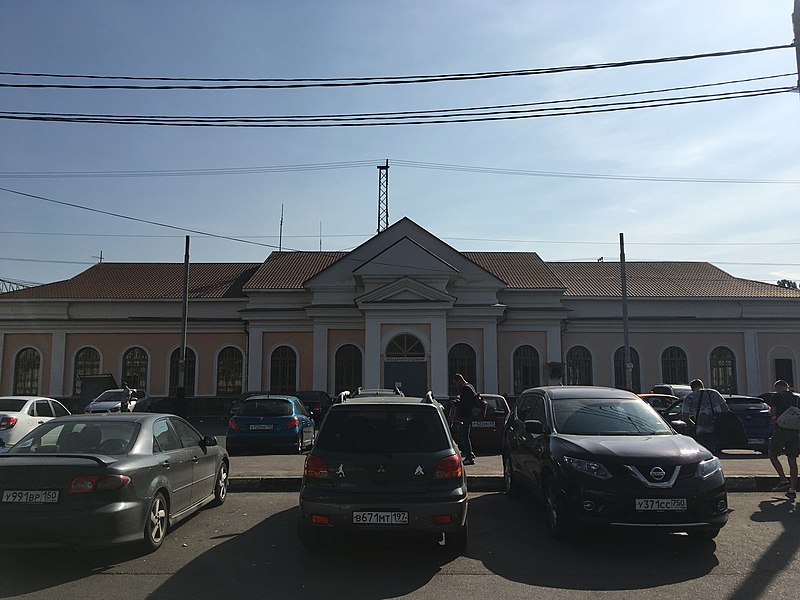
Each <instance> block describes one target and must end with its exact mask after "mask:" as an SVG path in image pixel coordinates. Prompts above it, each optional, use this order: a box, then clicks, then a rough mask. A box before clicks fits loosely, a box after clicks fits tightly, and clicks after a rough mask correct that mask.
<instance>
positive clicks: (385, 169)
mask: <svg viewBox="0 0 800 600" xmlns="http://www.w3.org/2000/svg"><path fill="white" fill-rule="evenodd" d="M387 227H389V159H388V158H387V159H386V164H384V165H379V166H378V233H380V232H381V231H383V230H384V229H386V228H387Z"/></svg>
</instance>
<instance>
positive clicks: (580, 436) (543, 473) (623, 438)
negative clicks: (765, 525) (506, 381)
mask: <svg viewBox="0 0 800 600" xmlns="http://www.w3.org/2000/svg"><path fill="white" fill-rule="evenodd" d="M503 476H504V480H505V488H506V493H507V494H508V495H509V496H518V495H519V493H520V492H521V491H522V490H523V489H528V490H531V491H533V492H534V493H535V494H536V495H538V496H540V497H541V498H543V499H544V502H545V514H546V517H547V518H546V525H547V530H548V532H549V534H550V535H551V536H552V537H553V538H556V539H562V538H567V537H570V536H572V535H573V534H574V533H576V532H577V531H578V530H579V529H580V528H582V527H589V526H595V527H606V528H620V529H630V530H643V529H646V530H655V531H663V532H686V533H688V534H689V535H690V536H694V537H698V538H701V539H710V538H714V537H715V536H716V535H717V534H718V533H719V530H720V529H721V528H722V526H723V525H725V523H726V522H727V519H728V503H727V495H726V492H725V478H724V476H723V474H722V467H721V465H720V462H719V459H718V458H716V457H715V456H714V455H713V454H711V453H710V452H709V451H708V450H706V449H705V448H704V447H702V446H701V445H700V444H698V443H697V442H695V441H694V440H693V439H692V438H690V437H687V436H684V435H680V434H678V433H676V432H675V431H674V430H673V429H672V428H671V427H670V426H669V425H668V424H667V423H666V422H665V421H664V419H662V418H661V417H660V416H659V415H658V414H657V413H656V412H655V410H653V408H652V407H650V406H649V405H648V404H647V403H645V402H644V400H642V399H641V398H639V397H638V396H636V395H635V394H633V393H631V392H627V391H624V390H618V389H612V388H601V387H590V386H586V387H583V386H559V387H545V388H534V389H529V390H526V391H525V392H524V393H523V394H522V396H520V398H519V400H517V403H516V405H515V407H514V410H513V411H512V413H511V415H510V416H509V418H508V421H507V423H506V434H505V440H504V445H503Z"/></svg>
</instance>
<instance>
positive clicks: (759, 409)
mask: <svg viewBox="0 0 800 600" xmlns="http://www.w3.org/2000/svg"><path fill="white" fill-rule="evenodd" d="M722 397H723V398H725V402H726V403H727V405H728V408H730V409H731V412H732V413H733V414H735V415H736V416H737V417H739V420H740V421H741V422H742V425H744V432H745V435H746V436H747V440H746V442H745V443H744V444H741V443H739V444H731V443H727V442H726V440H724V439H723V440H720V442H721V444H720V450H755V451H756V452H761V453H766V452H767V451H768V450H769V439H770V438H771V437H772V432H773V431H774V429H775V425H773V423H772V421H771V420H770V414H769V405H768V404H767V403H766V402H764V400H762V399H761V398H758V397H755V396H741V395H736V394H732V395H731V394H726V395H723V396H722ZM682 402H683V401H678V402H674V403H673V404H672V405H671V406H670V407H669V408H668V409H667V410H666V411H664V418H665V419H667V420H668V421H674V420H676V419H680V417H681V405H682Z"/></svg>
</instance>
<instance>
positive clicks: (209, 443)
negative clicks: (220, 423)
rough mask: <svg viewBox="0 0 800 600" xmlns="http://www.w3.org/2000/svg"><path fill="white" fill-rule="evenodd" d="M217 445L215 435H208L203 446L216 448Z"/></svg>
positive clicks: (204, 438)
mask: <svg viewBox="0 0 800 600" xmlns="http://www.w3.org/2000/svg"><path fill="white" fill-rule="evenodd" d="M216 445H217V438H216V437H214V436H213V435H207V436H205V437H203V446H205V447H208V446H216Z"/></svg>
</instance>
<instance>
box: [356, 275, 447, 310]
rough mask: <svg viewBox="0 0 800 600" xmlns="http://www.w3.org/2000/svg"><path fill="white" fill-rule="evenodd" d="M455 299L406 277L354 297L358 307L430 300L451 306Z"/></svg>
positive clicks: (417, 302) (427, 301)
mask: <svg viewBox="0 0 800 600" xmlns="http://www.w3.org/2000/svg"><path fill="white" fill-rule="evenodd" d="M455 300H456V299H455V297H454V296H451V295H450V294H446V293H444V292H442V291H440V290H437V289H435V288H432V287H431V286H429V285H425V284H424V283H420V282H419V281H415V280H414V279H410V278H408V277H403V278H402V279H398V280H397V281H393V282H391V283H387V284H386V285H384V286H382V287H379V288H378V289H376V290H372V291H371V292H369V293H367V294H364V295H362V296H359V297H358V298H356V299H355V301H356V304H357V305H358V306H359V307H362V306H364V305H366V304H419V303H426V304H428V303H431V302H436V303H446V304H449V305H451V306H452V304H453V302H455Z"/></svg>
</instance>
